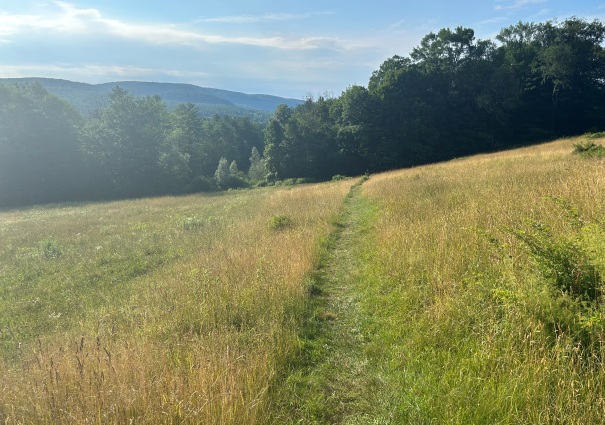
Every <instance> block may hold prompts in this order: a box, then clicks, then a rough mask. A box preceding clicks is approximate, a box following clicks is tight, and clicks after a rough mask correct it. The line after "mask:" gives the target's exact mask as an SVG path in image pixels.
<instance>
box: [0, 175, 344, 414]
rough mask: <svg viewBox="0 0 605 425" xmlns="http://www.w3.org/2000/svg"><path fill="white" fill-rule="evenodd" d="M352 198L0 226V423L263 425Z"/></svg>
mask: <svg viewBox="0 0 605 425" xmlns="http://www.w3.org/2000/svg"><path fill="white" fill-rule="evenodd" d="M350 185H351V182H346V181H345V182H340V183H338V184H328V185H326V184H324V185H310V186H305V187H297V188H292V189H287V188H284V189H271V190H269V189H263V190H255V191H242V192H229V193H226V194H223V195H216V196H189V197H174V198H158V199H147V200H135V201H124V202H115V203H108V204H86V205H74V206H56V207H52V206H51V207H45V208H34V209H28V210H22V211H7V212H3V213H0V239H1V240H2V245H1V246H0V281H1V282H2V284H1V285H0V343H1V346H0V350H1V351H0V353H1V358H2V362H0V423H129V422H130V423H241V424H251V423H262V422H263V421H262V419H259V418H263V417H266V409H267V389H268V387H269V386H270V385H271V383H272V381H273V380H274V378H275V376H276V374H277V373H278V372H279V371H280V370H281V369H283V367H284V365H283V364H282V362H284V361H286V360H287V359H289V358H290V357H291V355H292V352H294V351H295V350H296V349H297V340H296V332H297V326H298V325H297V322H298V321H299V318H300V317H301V315H302V313H301V311H302V310H303V309H304V306H305V302H306V290H307V279H306V277H307V275H308V274H309V273H310V272H311V271H312V269H313V268H314V264H315V261H316V256H317V252H318V248H319V246H320V244H321V243H322V240H324V239H325V238H326V236H327V235H328V233H329V232H330V230H331V228H332V221H333V219H334V217H336V215H337V213H338V211H339V208H340V206H341V204H342V202H343V199H344V197H345V195H346V193H347V192H348V189H349V186H350Z"/></svg>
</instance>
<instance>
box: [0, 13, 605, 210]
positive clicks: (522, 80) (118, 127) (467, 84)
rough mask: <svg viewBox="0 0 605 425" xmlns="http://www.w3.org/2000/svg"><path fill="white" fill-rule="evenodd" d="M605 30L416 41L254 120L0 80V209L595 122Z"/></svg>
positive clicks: (419, 157) (260, 178) (393, 159)
mask: <svg viewBox="0 0 605 425" xmlns="http://www.w3.org/2000/svg"><path fill="white" fill-rule="evenodd" d="M604 37H605V27H604V25H603V24H602V23H601V22H600V21H599V20H594V21H592V22H588V21H585V20H582V19H578V18H570V19H567V20H565V21H563V22H556V21H549V22H545V23H539V24H534V23H518V24H516V25H513V26H510V27H507V28H504V29H502V30H501V31H500V33H499V34H498V35H497V37H496V40H495V41H492V40H477V39H476V38H475V34H474V31H473V30H472V29H470V28H462V27H458V28H456V29H454V30H451V29H442V30H441V31H439V32H437V33H430V34H428V35H426V36H425V37H424V38H423V39H422V40H421V42H420V44H419V46H417V47H416V48H414V49H413V50H412V51H411V53H410V54H409V55H408V56H406V57H403V56H393V57H392V58H389V59H387V60H386V61H384V62H383V63H382V65H381V66H380V68H379V69H378V70H376V71H374V72H373V74H372V75H371V77H370V79H369V83H368V86H367V88H366V87H363V86H357V85H354V86H350V87H349V88H347V90H345V91H344V92H343V93H342V94H341V95H340V96H339V97H337V98H325V97H319V98H317V99H313V98H308V99H307V100H306V101H305V102H304V103H303V104H301V105H299V106H297V107H296V108H290V107H288V106H286V105H280V106H279V107H278V108H277V109H276V111H275V113H274V114H273V116H272V117H271V118H270V119H269V121H268V122H267V123H266V125H261V124H257V123H253V122H251V121H250V120H249V119H248V118H242V117H229V116H215V117H213V118H201V117H200V114H199V110H198V109H197V107H196V106H195V105H193V104H182V105H179V106H177V107H176V108H175V109H169V108H168V107H167V106H166V103H165V102H164V101H163V100H162V99H161V98H160V97H158V96H146V97H136V96H134V95H133V94H131V93H129V92H127V91H125V90H123V89H121V88H119V87H116V88H114V90H113V91H112V92H111V94H110V96H109V100H108V103H107V105H106V106H104V107H103V108H101V109H99V110H97V111H95V112H94V113H92V114H89V115H87V116H82V115H80V114H79V113H78V112H77V111H76V110H75V109H74V108H73V107H72V106H71V105H70V104H68V103H67V102H65V101H63V100H61V99H59V98H57V97H55V96H53V95H51V94H49V93H48V92H46V91H45V90H44V89H43V88H42V87H41V86H40V85H36V84H26V85H0V206H16V205H28V204H36V203H46V202H57V201H75V200H95V199H115V198H125V197H142V196H153V195H161V194H177V193H189V192H197V191H207V190H214V189H227V188H235V187H246V186H248V185H251V184H272V183H274V182H276V181H279V180H285V179H296V178H306V179H314V180H324V179H329V178H331V177H332V176H334V175H359V174H362V173H365V172H376V171H382V170H387V169H393V168H401V167H410V166H414V165H420V164H426V163H431V162H437V161H442V160H447V159H451V158H455V157H460V156H465V155H470V154H474V153H478V152H487V151H493V150H498V149H506V148H510V147H516V146H520V145H524V144H530V143H536V142H541V141H545V140H549V139H552V138H555V137H560V136H566V135H575V134H581V133H584V132H587V131H598V130H602V129H603V128H604V127H605V50H604V48H603V40H604Z"/></svg>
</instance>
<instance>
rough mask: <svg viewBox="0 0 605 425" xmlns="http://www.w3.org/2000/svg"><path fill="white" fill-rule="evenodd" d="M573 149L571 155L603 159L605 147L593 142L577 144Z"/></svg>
mask: <svg viewBox="0 0 605 425" xmlns="http://www.w3.org/2000/svg"><path fill="white" fill-rule="evenodd" d="M573 147H574V150H573V153H574V154H575V155H580V156H582V157H583V158H603V157H604V156H605V147H603V145H598V144H596V143H595V142H584V143H577V144H574V145H573Z"/></svg>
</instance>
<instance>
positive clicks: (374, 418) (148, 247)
mask: <svg viewBox="0 0 605 425" xmlns="http://www.w3.org/2000/svg"><path fill="white" fill-rule="evenodd" d="M584 140H585V138H576V139H566V140H560V141H556V142H553V143H548V144H545V145H540V146H534V147H528V148H523V149H519V150H513V151H509V152H503V153H497V154H490V155H480V156H475V157H471V158H464V159H459V160H455V161H450V162H447V163H442V164H435V165H430V166H424V167H417V168H413V169H408V170H400V171H393V172H389V173H384V174H380V175H374V176H371V177H370V178H369V180H367V181H365V179H362V180H361V181H357V184H356V185H355V187H354V188H353V189H351V186H352V185H353V184H355V183H356V180H353V179H351V180H346V181H339V182H332V183H326V184H319V185H305V186H298V187H294V188H265V189H258V190H250V191H234V192H228V193H224V194H220V195H214V196H188V197H167V198H157V199H146V200H133V201H124V202H113V203H99V204H84V205H71V206H70V205H67V206H50V207H44V208H32V209H26V210H17V211H5V212H0V240H1V241H2V244H1V245H0V359H1V361H0V423H8V424H16V423H74V424H75V423H175V424H176V423H179V424H180V423H209V424H210V423H212V424H255V423H256V424H267V423H275V424H284V423H291V424H295V423H298V424H303V423H304V424H310V423H314V424H334V423H343V424H344V423H347V424H367V423H374V424H400V423H409V424H444V423H448V424H498V423H501V424H555V423H560V424H598V423H602V421H603V419H602V418H603V417H605V399H604V396H603V394H604V390H605V363H604V362H605V347H603V343H604V335H605V307H603V293H602V290H601V288H602V280H603V279H602V276H603V274H604V273H605V224H604V218H605V186H604V185H603V183H604V180H605V160H603V159H598V158H591V159H586V158H582V157H580V156H577V155H572V151H573V145H574V144H576V143H579V142H581V141H584ZM595 141H596V142H600V143H602V142H603V140H595Z"/></svg>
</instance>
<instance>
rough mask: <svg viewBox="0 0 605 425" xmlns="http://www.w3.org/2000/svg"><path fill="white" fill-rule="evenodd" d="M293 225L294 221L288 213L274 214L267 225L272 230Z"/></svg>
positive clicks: (283, 228)
mask: <svg viewBox="0 0 605 425" xmlns="http://www.w3.org/2000/svg"><path fill="white" fill-rule="evenodd" d="M293 225H294V221H293V220H292V218H291V217H290V216H288V215H283V214H280V215H274V216H273V217H271V220H270V221H269V227H270V228H271V229H273V230H285V229H287V228H290V227H292V226H293Z"/></svg>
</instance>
